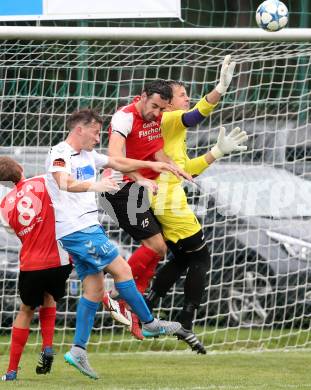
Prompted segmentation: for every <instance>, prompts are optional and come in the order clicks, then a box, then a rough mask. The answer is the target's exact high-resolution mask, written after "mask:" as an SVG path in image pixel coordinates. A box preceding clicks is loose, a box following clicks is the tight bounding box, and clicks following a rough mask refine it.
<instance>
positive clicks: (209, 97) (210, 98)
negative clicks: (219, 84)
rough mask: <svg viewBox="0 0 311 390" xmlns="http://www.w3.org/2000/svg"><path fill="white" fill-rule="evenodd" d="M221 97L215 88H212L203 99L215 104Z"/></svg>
mask: <svg viewBox="0 0 311 390" xmlns="http://www.w3.org/2000/svg"><path fill="white" fill-rule="evenodd" d="M220 98H221V94H220V93H219V92H218V91H217V90H216V89H213V90H212V91H211V92H210V93H208V94H207V95H206V96H205V99H206V101H207V102H208V103H210V104H217V103H218V102H219V100H220Z"/></svg>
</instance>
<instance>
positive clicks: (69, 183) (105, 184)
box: [53, 172, 120, 192]
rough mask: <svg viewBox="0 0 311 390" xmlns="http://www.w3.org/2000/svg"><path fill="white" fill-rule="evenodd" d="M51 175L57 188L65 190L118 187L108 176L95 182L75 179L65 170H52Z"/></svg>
mask: <svg viewBox="0 0 311 390" xmlns="http://www.w3.org/2000/svg"><path fill="white" fill-rule="evenodd" d="M53 177H54V179H55V181H56V183H57V185H58V187H59V189H60V190H62V191H67V192H88V191H91V192H107V191H118V190H119V189H120V187H119V186H118V184H117V183H116V182H115V181H114V180H113V179H112V178H110V177H108V178H107V177H103V178H102V179H101V180H99V181H96V182H91V181H82V180H75V179H74V178H73V177H72V176H70V175H69V174H68V173H66V172H54V173H53Z"/></svg>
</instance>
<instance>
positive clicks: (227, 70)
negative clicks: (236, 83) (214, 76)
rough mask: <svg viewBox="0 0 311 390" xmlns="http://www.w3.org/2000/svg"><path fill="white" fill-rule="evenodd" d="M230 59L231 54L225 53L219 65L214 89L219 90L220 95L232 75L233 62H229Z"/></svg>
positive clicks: (225, 88) (223, 92)
mask: <svg viewBox="0 0 311 390" xmlns="http://www.w3.org/2000/svg"><path fill="white" fill-rule="evenodd" d="M230 60H231V55H227V56H226V57H225V59H224V62H223V63H222V66H221V70H220V79H219V83H218V84H217V85H216V88H215V89H216V91H217V92H219V93H220V94H221V95H224V94H225V93H226V91H227V89H228V88H229V85H230V83H231V80H232V77H233V72H234V68H235V62H234V61H233V62H230Z"/></svg>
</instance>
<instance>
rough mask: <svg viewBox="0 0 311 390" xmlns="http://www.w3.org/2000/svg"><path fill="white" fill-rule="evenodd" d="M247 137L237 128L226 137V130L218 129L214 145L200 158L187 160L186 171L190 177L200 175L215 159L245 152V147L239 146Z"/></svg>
mask: <svg viewBox="0 0 311 390" xmlns="http://www.w3.org/2000/svg"><path fill="white" fill-rule="evenodd" d="M247 139H248V136H247V134H246V132H245V131H241V129H240V128H239V127H236V128H235V129H233V130H232V131H231V132H230V133H229V134H228V135H226V129H225V128H224V127H221V128H220V131H219V135H218V139H217V143H216V145H215V146H214V147H213V148H212V149H211V150H210V151H208V152H207V153H206V154H203V155H202V156H199V157H196V158H192V159H188V161H187V164H186V171H187V172H189V173H190V174H191V175H194V176H197V175H200V174H201V173H202V172H203V171H204V170H205V169H207V168H208V167H209V166H210V165H211V164H212V163H213V162H214V161H215V160H216V159H219V158H221V157H223V156H224V155H225V154H230V153H232V152H234V151H239V152H242V151H245V150H247V146H245V145H241V144H243V143H244V142H246V141H247Z"/></svg>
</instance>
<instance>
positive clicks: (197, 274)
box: [147, 57, 247, 353]
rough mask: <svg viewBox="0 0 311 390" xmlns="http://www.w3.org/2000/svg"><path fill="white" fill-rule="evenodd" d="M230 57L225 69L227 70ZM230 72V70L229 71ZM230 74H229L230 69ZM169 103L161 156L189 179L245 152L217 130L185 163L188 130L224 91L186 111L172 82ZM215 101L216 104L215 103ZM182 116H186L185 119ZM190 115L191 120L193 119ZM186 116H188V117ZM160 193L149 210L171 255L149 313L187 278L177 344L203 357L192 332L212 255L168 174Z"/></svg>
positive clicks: (183, 96)
mask: <svg viewBox="0 0 311 390" xmlns="http://www.w3.org/2000/svg"><path fill="white" fill-rule="evenodd" d="M226 61H228V62H229V59H228V57H227V58H226V59H225V63H224V65H225V66H227V64H226ZM231 67H232V68H233V67H234V65H231ZM231 71H232V72H233V69H231ZM170 85H171V87H172V91H173V99H172V100H171V103H170V104H169V105H168V108H167V111H168V112H165V113H164V114H163V117H162V122H161V129H162V136H163V139H164V148H163V151H164V154H165V155H166V156H168V157H169V158H170V159H171V160H173V161H174V162H175V163H176V164H177V165H178V166H179V167H180V168H182V169H184V170H185V171H186V172H187V173H190V174H191V175H199V174H200V173H202V172H203V171H204V170H205V169H206V168H207V167H208V166H209V165H210V164H211V163H213V162H214V161H215V160H216V159H218V158H221V157H222V156H223V155H224V154H228V153H231V152H233V151H243V150H246V148H247V147H246V146H241V143H243V142H245V141H246V140H247V135H246V133H245V132H244V131H242V132H241V131H240V129H239V128H235V129H234V130H232V132H231V133H230V134H229V135H227V136H226V135H225V128H223V127H222V128H221V129H220V132H219V136H218V141H217V144H216V145H215V146H214V147H213V148H212V149H211V151H209V152H208V153H206V154H204V155H202V156H200V157H197V158H194V159H189V157H188V155H187V150H186V130H187V127H190V126H193V125H195V124H197V123H198V122H200V121H201V120H203V119H204V118H205V117H206V116H208V115H209V114H210V112H211V111H212V110H213V109H214V107H215V104H211V103H210V101H213V102H214V101H215V99H217V94H218V95H219V97H220V95H221V94H223V93H224V92H225V88H223V89H222V88H217V87H216V89H215V90H213V91H212V92H211V93H210V94H208V95H207V96H206V97H203V98H202V99H201V100H200V101H199V102H198V103H197V104H196V106H195V107H194V108H193V109H192V110H191V111H188V110H189V104H190V99H189V97H188V95H187V92H186V89H185V87H184V85H183V84H182V83H181V82H176V81H171V82H170ZM219 97H218V99H219ZM185 111H187V113H186V115H185ZM191 113H192V116H191ZM189 114H190V115H189ZM156 182H157V184H158V193H157V195H155V196H153V199H152V202H151V208H152V210H153V213H154V215H155V217H156V218H157V220H158V221H159V222H160V224H161V227H162V232H163V236H164V239H165V241H166V244H167V246H168V247H169V248H170V250H171V252H172V253H173V255H174V258H172V259H171V260H170V261H168V262H167V263H166V264H165V265H164V266H163V267H162V268H160V269H159V270H158V272H157V274H156V278H155V280H154V282H153V286H152V289H151V291H150V293H149V294H148V296H147V303H148V305H149V306H150V308H153V307H154V306H155V305H156V304H157V303H158V301H159V299H160V297H164V296H165V295H166V293H167V292H168V291H169V289H170V288H171V287H172V286H173V285H174V283H175V282H176V281H177V280H178V279H179V278H180V277H181V275H182V274H184V273H185V272H186V279H185V284H184V303H183V309H182V311H181V314H180V318H179V320H180V322H181V324H182V328H181V329H180V330H178V331H177V332H176V335H177V337H178V338H179V339H182V340H184V341H185V342H186V343H187V344H188V345H190V346H191V348H192V349H193V350H195V351H197V352H198V353H205V348H204V346H203V345H202V344H201V343H200V341H199V340H198V338H197V337H196V335H195V334H194V333H193V330H192V322H193V319H194V315H195V310H196V309H197V308H198V306H199V304H200V302H201V298H202V295H203V291H204V288H205V284H206V273H207V271H208V270H209V269H210V254H209V251H208V247H207V243H206V242H205V239H204V233H203V231H202V228H201V225H200V223H199V222H198V220H197V218H196V216H195V215H194V213H193V211H192V210H191V208H190V207H189V205H188V204H187V198H186V194H185V192H184V190H183V188H182V186H181V180H178V179H177V178H176V177H174V176H173V175H170V174H164V175H163V174H162V175H161V176H160V177H158V178H157V180H156Z"/></svg>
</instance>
